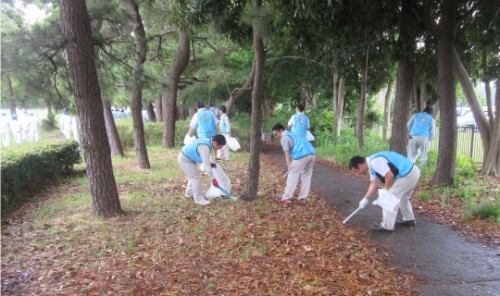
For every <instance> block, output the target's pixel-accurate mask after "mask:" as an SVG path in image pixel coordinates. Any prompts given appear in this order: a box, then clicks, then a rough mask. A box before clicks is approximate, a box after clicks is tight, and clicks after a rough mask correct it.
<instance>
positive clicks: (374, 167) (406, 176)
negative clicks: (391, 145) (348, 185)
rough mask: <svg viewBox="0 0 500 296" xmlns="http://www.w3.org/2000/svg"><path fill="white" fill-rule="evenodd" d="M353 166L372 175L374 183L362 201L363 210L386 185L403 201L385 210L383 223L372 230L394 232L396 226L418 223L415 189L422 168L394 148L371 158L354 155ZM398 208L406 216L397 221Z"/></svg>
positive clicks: (371, 179)
mask: <svg viewBox="0 0 500 296" xmlns="http://www.w3.org/2000/svg"><path fill="white" fill-rule="evenodd" d="M349 169H355V170H356V171H358V172H359V173H361V174H366V173H367V172H369V174H370V186H369V187H368V190H367V191H366V193H365V195H364V196H363V198H362V199H361V201H360V202H359V208H361V209H363V208H365V207H366V206H367V205H368V201H369V200H370V199H371V198H372V196H373V195H374V194H375V192H376V191H377V189H378V188H379V186H383V188H384V189H386V190H387V191H388V192H390V193H392V194H393V195H394V196H395V197H396V198H398V199H399V200H400V202H399V204H398V206H397V207H396V208H395V209H394V210H393V211H389V210H386V209H383V210H382V223H380V224H376V225H373V226H372V227H371V230H373V231H378V232H391V231H393V230H394V225H395V224H397V225H399V226H415V225H416V222H415V216H414V215H413V209H412V206H411V203H410V198H411V195H412V192H413V188H415V186H416V185H417V182H418V179H419V178H420V169H419V168H418V167H417V166H416V165H415V164H414V163H413V162H412V161H410V160H409V159H408V158H406V157H404V156H403V155H401V154H399V153H396V152H393V151H382V152H378V153H374V154H372V155H370V156H368V157H366V158H365V157H361V156H354V157H353V158H351V160H350V161H349ZM398 208H399V209H400V210H401V213H402V214H403V219H402V220H399V221H396V217H397V215H398Z"/></svg>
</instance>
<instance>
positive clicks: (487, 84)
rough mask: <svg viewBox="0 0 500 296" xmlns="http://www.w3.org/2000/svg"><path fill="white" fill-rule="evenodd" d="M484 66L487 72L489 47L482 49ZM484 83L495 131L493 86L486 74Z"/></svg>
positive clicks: (489, 118) (491, 122)
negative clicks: (492, 98)
mask: <svg viewBox="0 0 500 296" xmlns="http://www.w3.org/2000/svg"><path fill="white" fill-rule="evenodd" d="M482 53H483V54H482V67H483V73H486V71H487V68H486V65H487V64H488V48H487V47H485V48H483V50H482ZM483 83H484V91H485V93H486V106H488V121H489V123H490V130H491V131H493V125H494V121H495V119H494V116H493V104H492V102H491V88H490V80H489V79H488V77H487V76H486V74H484V77H483Z"/></svg>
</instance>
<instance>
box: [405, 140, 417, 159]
mask: <svg viewBox="0 0 500 296" xmlns="http://www.w3.org/2000/svg"><path fill="white" fill-rule="evenodd" d="M406 156H407V157H408V159H409V160H411V161H412V162H415V161H416V160H417V157H418V147H417V141H415V139H414V138H412V139H410V141H409V142H408V146H407V147H406Z"/></svg>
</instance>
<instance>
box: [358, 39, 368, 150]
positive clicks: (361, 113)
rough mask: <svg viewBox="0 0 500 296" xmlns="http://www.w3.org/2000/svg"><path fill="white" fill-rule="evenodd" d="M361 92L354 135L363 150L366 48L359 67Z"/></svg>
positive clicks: (366, 70) (366, 79)
mask: <svg viewBox="0 0 500 296" xmlns="http://www.w3.org/2000/svg"><path fill="white" fill-rule="evenodd" d="M361 75H362V78H361V79H362V81H361V91H360V96H359V105H358V118H357V121H356V133H357V136H358V147H359V149H363V146H364V145H365V138H364V122H365V105H366V86H367V81H368V47H367V48H366V49H365V59H364V61H363V65H362V66H361Z"/></svg>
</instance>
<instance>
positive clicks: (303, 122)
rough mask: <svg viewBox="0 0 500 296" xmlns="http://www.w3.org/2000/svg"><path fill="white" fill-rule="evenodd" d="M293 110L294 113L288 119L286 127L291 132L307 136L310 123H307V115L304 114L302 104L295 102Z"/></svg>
mask: <svg viewBox="0 0 500 296" xmlns="http://www.w3.org/2000/svg"><path fill="white" fill-rule="evenodd" d="M295 112H296V114H295V115H293V116H292V117H291V118H290V120H289V121H288V127H290V128H291V131H292V132H293V133H296V134H297V135H299V136H302V137H305V136H307V131H308V130H310V129H311V125H310V123H309V117H307V115H305V114H304V105H302V104H297V106H295Z"/></svg>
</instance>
